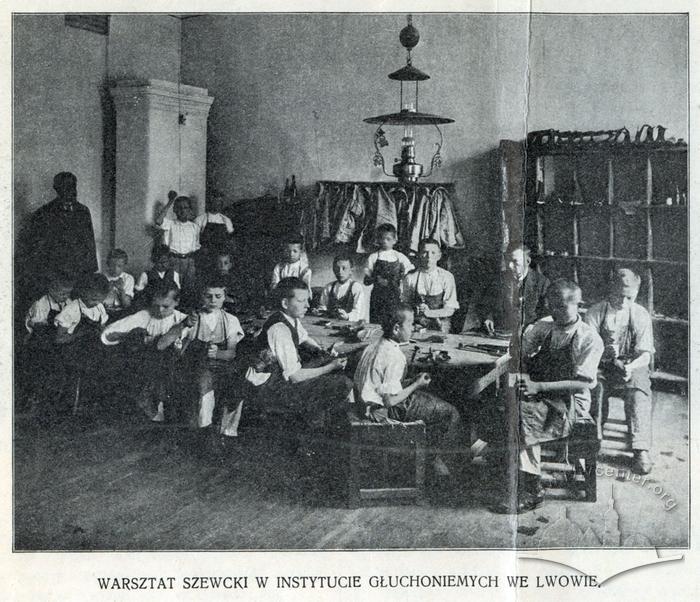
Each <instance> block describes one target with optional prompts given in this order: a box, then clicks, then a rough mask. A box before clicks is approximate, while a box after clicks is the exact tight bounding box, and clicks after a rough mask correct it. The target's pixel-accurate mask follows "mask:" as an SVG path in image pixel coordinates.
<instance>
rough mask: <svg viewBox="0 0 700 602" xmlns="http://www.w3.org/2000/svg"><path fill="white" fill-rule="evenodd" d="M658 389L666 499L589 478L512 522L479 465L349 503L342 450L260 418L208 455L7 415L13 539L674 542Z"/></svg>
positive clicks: (678, 445) (678, 464)
mask: <svg viewBox="0 0 700 602" xmlns="http://www.w3.org/2000/svg"><path fill="white" fill-rule="evenodd" d="M656 397H657V399H656V412H655V426H656V433H657V440H658V436H659V435H661V436H663V437H664V438H665V439H666V440H669V441H672V443H671V444H669V445H665V446H664V447H662V448H659V450H658V452H657V454H656V457H657V458H659V460H657V467H655V472H654V474H653V476H654V477H655V478H654V481H653V482H654V483H660V484H663V487H664V489H665V491H667V492H670V494H669V495H671V494H672V495H673V496H675V498H676V499H677V500H678V503H677V505H676V507H674V508H673V509H671V510H667V509H666V508H664V505H663V502H661V501H660V500H659V496H658V495H655V494H654V493H653V491H652V490H651V489H650V488H647V489H642V488H640V486H639V485H635V484H633V483H631V482H623V480H621V479H619V478H617V479H609V478H600V479H599V490H600V495H599V500H598V502H597V503H595V504H587V503H585V502H570V501H569V502H567V501H558V500H548V501H547V503H546V504H545V506H543V508H542V509H540V510H538V511H536V512H531V513H529V514H527V515H524V516H523V517H521V518H520V519H519V520H518V521H516V520H514V519H513V518H512V517H508V516H500V515H494V514H492V513H491V512H490V511H489V510H488V508H487V507H486V502H487V500H488V499H489V495H490V493H491V492H490V490H489V487H488V484H487V481H486V478H485V474H484V471H483V469H480V468H479V467H472V469H471V472H469V473H468V474H466V475H465V476H464V477H463V478H462V480H461V482H460V483H459V485H458V486H456V487H455V488H454V489H453V490H451V491H449V492H441V493H440V494H434V495H433V496H432V502H431V503H430V504H429V505H428V506H425V507H415V506H382V507H371V508H361V509H356V510H350V509H347V508H346V507H345V506H344V490H343V485H344V483H343V482H342V479H338V478H337V475H339V474H340V475H342V470H334V469H337V468H339V466H338V465H339V464H340V463H341V462H342V460H341V458H342V456H340V455H339V454H337V453H333V452H332V451H329V452H321V453H319V454H315V455H313V454H311V455H309V454H310V452H309V450H310V449H311V448H313V446H309V445H302V446H301V447H300V448H299V449H297V450H296V451H295V450H294V449H293V446H291V445H289V444H288V442H285V441H282V440H278V439H275V438H273V437H271V436H270V434H269V431H267V430H263V429H261V428H259V427H258V428H250V429H248V430H245V431H243V432H242V435H241V437H239V440H238V441H236V443H235V445H234V446H232V447H230V448H227V449H226V450H224V452H223V454H222V460H216V459H212V458H211V457H209V456H206V455H203V454H201V453H200V452H199V451H198V450H199V448H198V447H197V446H196V445H195V444H194V442H193V441H192V438H191V436H190V435H189V434H188V431H186V430H184V429H179V428H174V427H168V426H162V425H157V424H153V423H149V422H147V421H144V420H143V419H142V418H141V417H140V416H139V415H138V414H136V413H125V414H124V413H116V412H114V411H113V412H111V413H103V414H102V415H98V416H92V417H89V418H83V419H75V418H73V417H68V416H65V417H62V418H55V419H53V420H52V421H50V422H49V423H48V424H39V423H38V422H37V420H36V418H32V417H29V416H18V417H17V418H16V428H15V452H14V462H15V465H14V471H15V472H14V504H15V523H14V529H15V531H14V532H15V540H14V541H15V549H16V550H181V549H187V550H232V549H377V548H383V549H386V548H479V547H488V548H510V547H513V546H514V545H515V544H516V543H517V545H521V546H526V547H533V546H541V545H546V544H547V543H548V542H549V543H550V545H551V544H552V542H555V545H559V546H561V545H569V546H577V545H578V546H584V547H595V546H622V545H627V546H631V545H647V544H651V545H663V546H665V547H682V546H685V545H686V544H687V538H686V533H687V502H686V498H687V494H688V486H687V471H688V463H687V459H688V458H687V456H688V447H687V446H688V439H687V431H686V430H685V427H686V425H687V400H686V399H685V398H684V397H680V396H677V395H670V394H657V395H656ZM683 417H685V418H683ZM608 461H609V462H611V463H613V464H614V462H615V459H614V458H613V459H610V458H608ZM623 461H624V459H623ZM334 475H335V476H334ZM667 499H668V498H667ZM625 508H629V512H630V515H629V516H626V515H625V513H626V512H627V510H625ZM605 509H612V511H613V512H614V513H617V514H618V515H617V518H616V522H615V529H613V531H612V532H611V531H610V526H609V524H608V525H607V526H606V525H603V524H602V523H601V521H603V515H604V514H605V512H604V510H605ZM621 509H622V510H621ZM640 516H642V517H643V521H642V523H641V524H642V525H643V527H642V528H640V520H639V518H638V517H640ZM608 518H609V517H608ZM606 520H607V519H606ZM562 521H563V522H562ZM562 538H564V539H562ZM550 540H551V541H550Z"/></svg>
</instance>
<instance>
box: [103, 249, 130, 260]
mask: <svg viewBox="0 0 700 602" xmlns="http://www.w3.org/2000/svg"><path fill="white" fill-rule="evenodd" d="M115 259H123V260H124V263H129V255H128V254H127V252H126V251H125V250H124V249H112V250H111V251H110V252H109V254H108V255H107V261H111V260H115Z"/></svg>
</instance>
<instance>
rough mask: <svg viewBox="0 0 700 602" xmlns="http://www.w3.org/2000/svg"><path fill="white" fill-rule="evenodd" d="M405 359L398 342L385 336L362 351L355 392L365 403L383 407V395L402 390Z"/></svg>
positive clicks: (355, 380) (394, 393) (355, 381)
mask: <svg viewBox="0 0 700 602" xmlns="http://www.w3.org/2000/svg"><path fill="white" fill-rule="evenodd" d="M405 370H406V356H405V355H404V354H403V351H401V348H400V347H399V344H398V343H397V342H396V341H392V340H390V339H386V338H384V337H382V338H381V339H379V340H378V341H375V342H374V343H372V344H370V345H369V347H367V348H366V349H365V350H364V351H363V352H362V357H360V361H359V363H358V364H357V369H356V370H355V378H354V381H353V384H354V387H353V388H354V393H355V396H356V397H357V398H358V399H360V400H362V401H363V402H365V403H376V404H379V405H381V406H383V405H384V400H383V398H382V396H383V395H396V394H397V393H401V391H403V384H402V383H401V381H402V379H403V377H404V372H405Z"/></svg>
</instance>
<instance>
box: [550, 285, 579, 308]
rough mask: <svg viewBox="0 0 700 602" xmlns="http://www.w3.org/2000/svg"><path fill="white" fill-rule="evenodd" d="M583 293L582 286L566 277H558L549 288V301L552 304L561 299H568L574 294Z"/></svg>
mask: <svg viewBox="0 0 700 602" xmlns="http://www.w3.org/2000/svg"><path fill="white" fill-rule="evenodd" d="M577 293H578V294H579V295H580V294H581V287H580V286H579V285H578V284H576V283H575V282H573V281H571V280H568V279H566V278H557V279H556V280H555V281H554V282H552V284H550V285H549V288H548V289H547V303H549V304H550V305H551V304H552V303H553V302H555V301H559V300H561V299H563V300H568V299H569V298H570V297H571V296H572V295H575V294H577Z"/></svg>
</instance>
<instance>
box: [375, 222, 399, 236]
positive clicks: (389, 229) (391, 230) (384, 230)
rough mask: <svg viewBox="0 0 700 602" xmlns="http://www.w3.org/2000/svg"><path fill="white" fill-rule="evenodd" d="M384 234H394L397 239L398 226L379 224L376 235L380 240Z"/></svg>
mask: <svg viewBox="0 0 700 602" xmlns="http://www.w3.org/2000/svg"><path fill="white" fill-rule="evenodd" d="M382 234H393V235H394V237H396V226H394V225H393V224H379V225H378V226H377V228H376V230H375V231H374V235H375V236H376V237H377V238H379V237H380V236H381V235H382Z"/></svg>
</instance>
